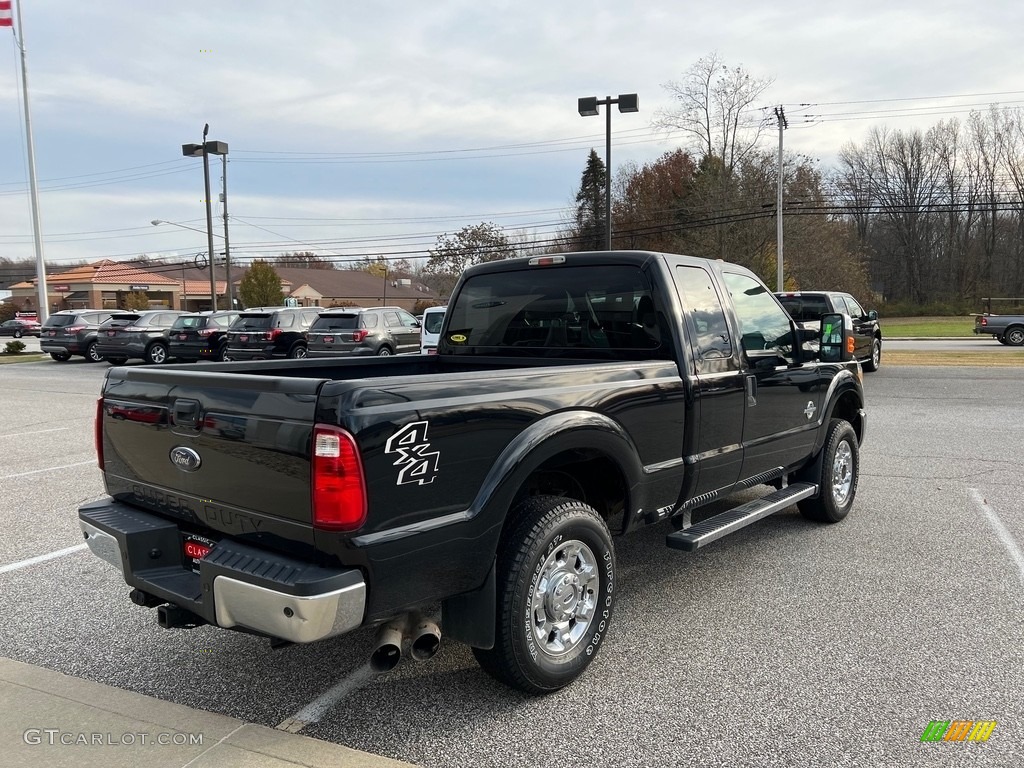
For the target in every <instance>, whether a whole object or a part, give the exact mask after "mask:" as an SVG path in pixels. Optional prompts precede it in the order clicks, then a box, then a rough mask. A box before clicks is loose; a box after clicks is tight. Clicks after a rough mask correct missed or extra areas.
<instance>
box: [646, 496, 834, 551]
mask: <svg viewBox="0 0 1024 768" xmlns="http://www.w3.org/2000/svg"><path fill="white" fill-rule="evenodd" d="M817 492H818V486H817V485H814V484H813V483H793V484H792V485H789V486H786V487H785V488H783V489H782V490H781V491H773V492H772V493H769V494H768V495H767V496H764V497H762V498H760V499H755V500H754V501H748V502H747V503H746V504H742V505H740V506H738V507H736V508H735V509H730V510H728V511H726V512H721V513H719V514H717V515H715V516H714V517H709V518H708V519H707V520H704V521H702V522H699V523H697V524H696V525H691V526H690V527H689V528H685V529H683V530H681V531H676V532H675V533H670V534H669V535H668V536H666V537H665V544H667V545H668V546H669V547H671V548H672V549H682V550H685V551H687V552H693V551H694V550H695V549H699V548H700V547H703V546H704V545H705V544H710V543H711V542H712V541H715V540H717V539H720V538H722V537H723V536H728V535H729V534H730V533H734V532H736V531H738V530H739V529H740V528H745V527H746V526H748V525H750V524H751V523H755V522H757V521H758V520H760V519H761V518H762V517H768V515H772V514H774V513H776V512H778V511H780V510H783V509H785V508H786V507H788V506H790V505H792V504H796V502H798V501H800V500H801V499H806V498H809V497H811V496H814V495H815V494H816V493H817Z"/></svg>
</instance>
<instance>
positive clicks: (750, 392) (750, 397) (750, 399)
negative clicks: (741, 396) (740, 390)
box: [746, 376, 757, 406]
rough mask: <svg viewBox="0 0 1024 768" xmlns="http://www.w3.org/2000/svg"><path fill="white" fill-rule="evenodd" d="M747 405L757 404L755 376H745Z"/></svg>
mask: <svg viewBox="0 0 1024 768" xmlns="http://www.w3.org/2000/svg"><path fill="white" fill-rule="evenodd" d="M746 388H747V405H749V406H755V405H757V377H756V376H747V387H746Z"/></svg>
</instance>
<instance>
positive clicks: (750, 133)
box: [653, 53, 775, 173]
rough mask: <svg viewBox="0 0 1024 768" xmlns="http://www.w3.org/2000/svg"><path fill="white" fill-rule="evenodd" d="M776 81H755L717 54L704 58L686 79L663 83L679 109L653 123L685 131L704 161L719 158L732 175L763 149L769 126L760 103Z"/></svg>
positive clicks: (657, 116) (658, 114)
mask: <svg viewBox="0 0 1024 768" xmlns="http://www.w3.org/2000/svg"><path fill="white" fill-rule="evenodd" d="M774 82H775V80H774V78H770V77H763V78H757V77H753V76H751V74H750V73H749V72H747V71H746V70H745V69H743V67H742V66H738V67H733V68H730V67H729V66H727V65H726V64H725V62H724V61H722V59H720V58H719V56H718V54H717V53H712V54H710V55H708V56H705V57H703V58H702V59H700V60H698V61H697V63H696V64H694V65H693V66H692V67H690V69H689V70H687V72H686V73H685V74H684V75H683V77H682V79H681V80H669V81H668V82H667V83H665V84H663V85H662V87H663V88H664V89H665V90H667V91H668V92H669V94H670V95H671V96H672V97H673V98H674V99H675V101H676V105H675V106H674V107H673V108H670V109H661V110H658V112H656V113H655V116H654V121H653V124H654V126H655V127H656V128H660V129H662V130H667V131H682V132H683V133H684V134H685V135H686V136H688V137H689V139H690V141H691V146H690V147H689V149H691V150H693V151H694V153H695V154H696V155H697V156H698V157H702V156H705V155H714V156H716V157H718V158H720V159H721V160H722V162H723V164H724V165H725V170H726V172H727V173H731V172H732V170H733V169H734V168H735V167H736V165H737V164H738V163H739V162H740V161H741V160H742V159H743V158H744V157H746V155H747V154H748V153H750V152H751V151H752V150H754V149H755V148H756V147H757V145H758V142H759V140H760V138H761V134H762V133H763V132H764V130H765V127H766V122H765V119H764V115H763V114H762V112H761V111H760V110H759V109H757V107H756V106H755V104H756V102H757V101H759V100H760V99H761V97H762V94H763V93H764V92H765V91H766V90H768V88H769V87H770V86H771V85H772V83H774Z"/></svg>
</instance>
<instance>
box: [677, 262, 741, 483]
mask: <svg viewBox="0 0 1024 768" xmlns="http://www.w3.org/2000/svg"><path fill="white" fill-rule="evenodd" d="M673 277H674V278H675V283H676V288H677V289H678V292H679V298H680V302H681V303H682V306H683V316H684V318H685V329H684V330H685V333H684V334H683V339H684V341H683V344H684V345H685V344H687V343H688V344H689V352H690V359H691V360H692V363H691V364H690V366H691V368H690V370H688V371H686V372H685V373H684V375H686V376H687V377H688V378H690V379H691V381H692V382H693V393H694V399H695V405H694V412H695V413H697V414H699V415H698V417H697V418H695V419H694V420H693V424H695V425H696V429H695V432H696V434H695V435H694V436H693V437H692V438H691V440H692V443H691V444H690V445H687V446H684V449H683V454H684V457H686V458H696V459H697V460H698V464H699V467H700V472H699V474H698V477H697V485H696V487H695V488H694V490H693V495H700V494H702V493H707V492H708V491H714V490H718V489H719V488H726V487H728V486H731V485H732V484H733V483H735V482H736V481H737V480H738V479H739V476H740V470H741V469H742V465H743V449H742V442H743V411H744V400H745V395H744V380H743V373H742V372H741V371H740V369H739V365H738V364H737V362H736V360H737V356H736V355H735V354H734V353H735V350H734V348H733V340H732V336H731V334H730V333H729V326H728V323H727V322H726V319H725V310H724V309H723V306H722V298H721V296H720V295H719V293H718V290H717V288H716V287H715V281H714V280H712V278H711V275H710V274H709V273H708V271H707V270H706V269H704V268H703V267H698V266H682V265H677V266H676V268H675V272H674V273H673Z"/></svg>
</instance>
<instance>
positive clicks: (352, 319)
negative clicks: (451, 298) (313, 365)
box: [309, 307, 420, 357]
mask: <svg viewBox="0 0 1024 768" xmlns="http://www.w3.org/2000/svg"><path fill="white" fill-rule="evenodd" d="M419 351H420V321H419V320H417V319H416V318H415V317H413V316H412V315H410V314H409V313H408V312H406V311H405V310H404V309H402V308H401V307H371V308H365V309H364V308H362V307H345V308H343V309H328V310H325V311H324V312H323V313H322V314H321V315H320V317H319V318H317V321H316V322H315V323H313V327H312V328H310V329H309V356H310V357H338V356H342V355H380V356H381V357H383V356H386V355H395V354H398V355H405V354H413V353H418V352H419Z"/></svg>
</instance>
